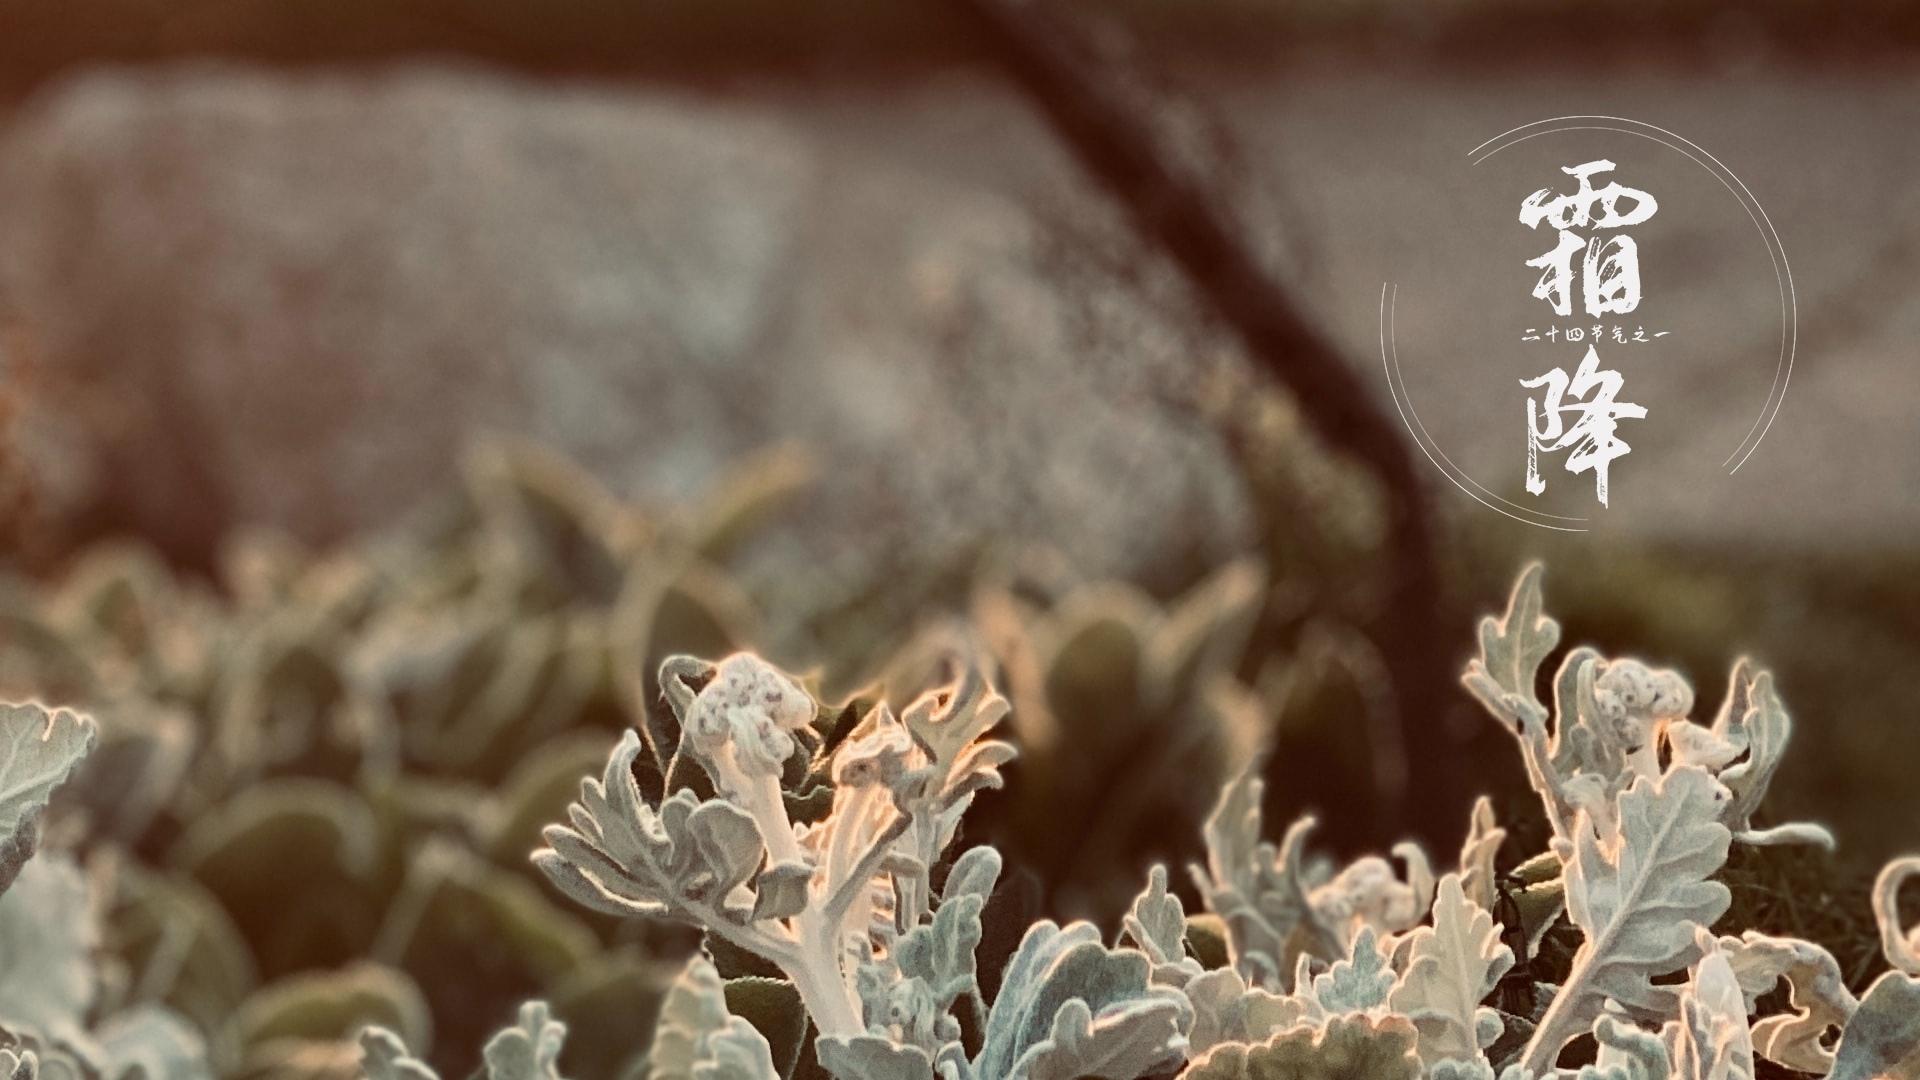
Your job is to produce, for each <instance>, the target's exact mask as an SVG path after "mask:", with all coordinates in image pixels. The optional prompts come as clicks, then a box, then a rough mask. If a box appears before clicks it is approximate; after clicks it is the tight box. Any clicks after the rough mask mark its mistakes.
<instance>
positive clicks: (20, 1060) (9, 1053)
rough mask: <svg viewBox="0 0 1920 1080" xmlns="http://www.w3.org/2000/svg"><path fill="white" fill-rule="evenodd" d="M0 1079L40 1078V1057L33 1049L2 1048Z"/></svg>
mask: <svg viewBox="0 0 1920 1080" xmlns="http://www.w3.org/2000/svg"><path fill="white" fill-rule="evenodd" d="M0 1080H40V1059H39V1058H38V1057H37V1056H35V1055H34V1052H33V1051H31V1050H0Z"/></svg>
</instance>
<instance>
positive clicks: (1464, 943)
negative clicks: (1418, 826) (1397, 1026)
mask: <svg viewBox="0 0 1920 1080" xmlns="http://www.w3.org/2000/svg"><path fill="white" fill-rule="evenodd" d="M1407 948H1408V957H1409V959H1408V962H1407V969H1406V973H1405V974H1404V975H1402V976H1401V978H1400V983H1399V985H1398V986H1395V987H1394V988H1393V994H1392V996H1391V998H1390V999H1389V1002H1390V1004H1391V1005H1392V1006H1393V1009H1394V1011H1395V1012H1398V1013H1401V1014H1403V1015H1405V1016H1406V1017H1407V1018H1408V1019H1410V1020H1412V1021H1413V1025H1414V1027H1415V1028H1416V1029H1418V1031H1419V1033H1420V1043H1419V1053H1420V1060H1421V1061H1423V1062H1425V1063H1427V1064H1428V1065H1434V1064H1437V1063H1439V1062H1441V1061H1450V1060H1451V1061H1476V1060H1479V1059H1480V1058H1481V1053H1482V1051H1483V1050H1484V1049H1485V1048H1486V1046H1487V1045H1488V1044H1489V1043H1491V1042H1492V1041H1493V1039H1495V1038H1498V1037H1499V1034H1500V1030H1501V1024H1500V1017H1499V1014H1498V1013H1497V1012H1495V1011H1494V1010H1493V1009H1489V1008H1485V1007H1483V1006H1482V1005H1481V1004H1480V1002H1482V1001H1483V1000H1485V999H1486V997H1487V995H1488V994H1491V993H1492V992H1493V988H1494V987H1495V986H1496V985H1498V983H1499V982H1500V978H1501V976H1503V975H1505V974H1506V973H1507V971H1508V970H1509V969H1510V968H1512V967H1513V950H1512V949H1509V948H1508V947H1507V946H1505V945H1503V944H1501V943H1500V928H1499V926H1498V925H1497V924H1496V923H1495V922H1494V921H1493V916H1491V915H1489V914H1488V913H1487V912H1486V911H1485V910H1483V909H1482V908H1480V907H1479V906H1478V905H1477V904H1475V903H1474V902H1473V901H1471V900H1469V899H1467V896H1466V893H1465V891H1464V888H1463V886H1462V885H1461V882H1460V878H1459V876H1457V875H1454V874H1448V875H1447V876H1446V877H1444V878H1442V879H1441V880H1440V894H1439V897H1438V899H1436V900H1435V901H1434V905H1433V925H1432V926H1423V927H1420V928H1419V929H1417V930H1414V931H1413V932H1412V934H1411V935H1409V944H1408V946H1407Z"/></svg>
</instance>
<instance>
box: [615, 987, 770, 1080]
mask: <svg viewBox="0 0 1920 1080" xmlns="http://www.w3.org/2000/svg"><path fill="white" fill-rule="evenodd" d="M647 1077H648V1080H778V1077H779V1074H778V1073H777V1072H775V1071H774V1068H773V1051H772V1048H771V1047H769V1046H768V1045H767V1040H766V1038H765V1037H763V1036H762V1035H761V1034H760V1032H759V1031H757V1030H755V1029H754V1026H753V1025H752V1024H749V1023H747V1022H746V1021H745V1020H742V1019H740V1018H739V1017H737V1016H733V1015H731V1014H730V1013H728V1012H727V994H726V987H725V985H724V984H723V983H722V982H721V981H720V975H719V973H718V972H716V971H715V970H714V969H713V963H712V962H711V961H709V960H708V959H707V958H706V957H704V956H695V957H694V958H693V959H692V960H690V961H688V962H687V967H686V970H684V971H682V972H681V973H680V977H679V978H677V979H675V980H674V982H673V985H672V987H670V988H669V989H668V990H667V996H666V999H665V1000H664V1001H662V1002H661V1003H660V1015H659V1018H658V1019H657V1020H656V1021H655V1026H654V1032H653V1049H652V1053H651V1057H650V1058H649V1063H648V1072H647Z"/></svg>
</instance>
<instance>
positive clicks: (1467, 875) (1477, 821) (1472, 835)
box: [1460, 795, 1507, 911]
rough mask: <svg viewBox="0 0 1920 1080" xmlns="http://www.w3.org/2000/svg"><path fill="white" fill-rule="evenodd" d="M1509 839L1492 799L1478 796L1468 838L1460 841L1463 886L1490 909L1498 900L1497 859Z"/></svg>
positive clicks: (1474, 804)
mask: <svg viewBox="0 0 1920 1080" xmlns="http://www.w3.org/2000/svg"><path fill="white" fill-rule="evenodd" d="M1506 839H1507V830H1505V829H1503V828H1501V827H1500V826H1499V825H1498V824H1497V823H1495V821H1494V818H1493V800H1492V799H1489V798H1487V797H1486V796H1485V795H1482V796H1480V797H1479V798H1478V799H1475V800H1474V803H1473V815H1472V816H1471V817H1470V818H1469V819H1468V825H1467V839H1466V841H1465V842H1463V843H1462V844H1461V845H1460V887H1461V888H1462V889H1463V890H1464V891H1465V893H1466V897H1467V899H1468V900H1470V901H1472V902H1473V903H1474V904H1475V905H1477V906H1479V907H1480V908H1482V909H1484V910H1487V911H1492V910H1493V905H1494V902H1495V889H1494V884H1495V882H1494V876H1495V873H1494V859H1495V857H1497V856H1498V855H1499V854H1500V845H1501V844H1502V843H1505V842H1506Z"/></svg>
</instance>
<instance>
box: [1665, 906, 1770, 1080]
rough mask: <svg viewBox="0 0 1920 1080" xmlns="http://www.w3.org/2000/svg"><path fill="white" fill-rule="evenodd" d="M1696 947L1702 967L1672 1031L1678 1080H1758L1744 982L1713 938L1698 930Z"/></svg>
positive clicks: (1682, 998) (1683, 998) (1689, 984)
mask: <svg viewBox="0 0 1920 1080" xmlns="http://www.w3.org/2000/svg"><path fill="white" fill-rule="evenodd" d="M1694 941H1695V945H1696V947H1697V948H1699V949H1700V950H1701V957H1700V962H1699V963H1698V964H1695V965H1694V968H1693V972H1692V977H1691V978H1690V979H1689V980H1688V982H1687V986H1686V989H1684V990H1682V991H1681V992H1680V1020H1679V1023H1677V1024H1674V1025H1672V1026H1671V1028H1670V1030H1671V1031H1672V1032H1673V1067H1674V1072H1675V1074H1676V1077H1677V1080H1753V1072H1754V1066H1753V1037H1752V1033H1751V1031H1750V1030H1749V1028H1748V1027H1747V1000H1746V995H1745V994H1743V993H1742V992H1741V990H1740V980H1739V979H1738V978H1737V977H1736V976H1735V975H1734V972H1733V966H1732V965H1731V964H1729V963H1728V962H1727V957H1726V954H1725V953H1722V952H1721V951H1720V949H1719V946H1718V945H1717V944H1715V942H1714V940H1713V935H1712V934H1711V933H1710V932H1708V931H1707V930H1706V929H1704V928H1701V929H1697V930H1696V931H1695V937H1694Z"/></svg>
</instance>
